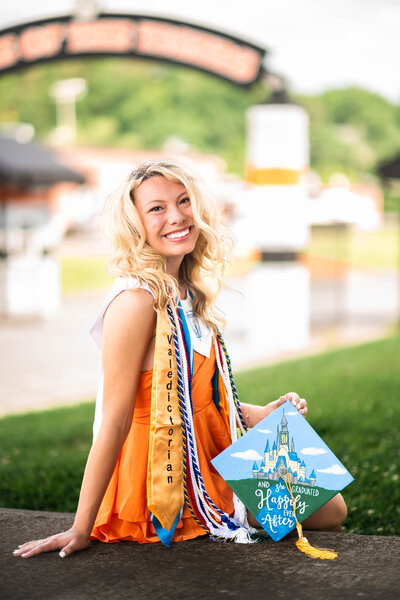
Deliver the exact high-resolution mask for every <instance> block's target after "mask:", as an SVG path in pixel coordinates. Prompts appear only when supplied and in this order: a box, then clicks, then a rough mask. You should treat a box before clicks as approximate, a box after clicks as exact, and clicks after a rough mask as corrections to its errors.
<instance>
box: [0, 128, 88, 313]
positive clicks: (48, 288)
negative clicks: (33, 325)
mask: <svg viewBox="0 0 400 600" xmlns="http://www.w3.org/2000/svg"><path fill="white" fill-rule="evenodd" d="M20 131H21V130H20ZM84 181H85V178H84V176H83V175H82V174H80V173H79V172H78V171H76V170H73V169H71V168H69V167H68V166H67V165H66V164H64V163H63V162H62V161H60V159H59V158H58V157H57V156H56V155H55V154H54V152H52V151H50V150H48V149H46V148H44V147H42V146H40V145H38V144H36V143H32V142H30V141H26V140H24V141H21V139H20V138H19V137H18V135H17V136H11V135H1V136H0V198H1V213H0V215H1V246H0V256H1V260H0V278H1V298H0V300H1V302H0V307H1V313H2V315H3V316H27V315H29V316H31V315H48V314H51V313H52V312H54V311H55V310H56V308H57V307H58V305H59V303H60V277H59V269H58V265H57V262H56V260H55V259H54V258H53V257H52V254H51V253H52V250H53V249H54V248H56V247H57V245H58V244H59V242H60V240H61V239H62V236H63V235H64V232H65V230H66V229H67V226H68V224H67V223H66V222H65V220H64V219H63V216H62V213H61V212H60V210H59V201H60V198H61V197H62V196H63V195H65V194H70V193H71V192H72V191H73V190H75V189H76V188H77V186H80V185H81V184H83V183H84Z"/></svg>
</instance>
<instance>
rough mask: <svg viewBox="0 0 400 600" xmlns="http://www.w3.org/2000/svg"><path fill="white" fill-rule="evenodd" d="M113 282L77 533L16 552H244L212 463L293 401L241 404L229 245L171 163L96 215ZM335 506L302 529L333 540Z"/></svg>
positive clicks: (134, 181) (208, 205)
mask: <svg viewBox="0 0 400 600" xmlns="http://www.w3.org/2000/svg"><path fill="white" fill-rule="evenodd" d="M106 226H107V229H108V233H109V236H110V239H111V243H112V260H111V265H112V266H113V267H114V270H115V271H116V272H117V273H118V275H119V277H118V278H117V280H116V283H115V284H114V287H113V289H112V290H111V293H110V296H109V298H108V300H107V303H106V306H105V308H104V310H103V312H102V314H101V315H100V317H99V318H98V320H97V322H96V324H95V326H94V328H93V330H92V333H93V335H94V337H95V339H96V341H97V343H98V344H99V345H100V346H101V348H102V364H103V378H102V384H101V386H100V389H99V394H98V398H97V404H96V415H95V424H94V441H93V445H92V448H91V450H90V453H89V457H88V460H87V464H86V469H85V474H84V477H83V482H82V488H81V493H80V498H79V503H78V508H77V512H76V517H75V521H74V524H73V526H72V527H71V529H69V530H68V531H65V532H62V533H59V534H57V535H53V536H50V537H48V538H45V539H42V540H34V541H31V542H27V543H25V544H22V545H21V546H19V548H18V549H17V550H15V551H14V554H15V555H16V556H22V557H23V558H29V557H31V556H34V555H36V554H38V553H41V552H48V551H52V550H61V552H60V556H61V557H65V556H68V555H69V554H71V553H72V552H74V551H76V550H83V549H84V548H86V547H87V545H88V542H89V539H98V540H101V541H103V542H116V541H120V540H130V541H138V542H141V543H145V542H156V541H159V540H161V541H162V542H163V543H165V544H166V545H169V544H170V542H171V541H183V540H186V539H191V538H194V537H196V536H199V535H204V534H206V533H209V534H211V535H213V536H214V537H216V538H221V539H235V540H236V541H249V540H250V538H251V533H252V531H254V530H253V529H252V527H251V525H249V522H248V519H247V517H249V521H250V523H251V524H252V525H255V526H257V524H256V522H255V521H254V519H253V518H252V516H251V515H247V513H246V511H245V509H244V506H243V505H242V504H241V503H240V502H239V501H238V499H237V498H236V497H234V495H233V494H232V492H231V490H230V489H229V487H228V486H227V485H226V483H225V482H224V481H223V480H222V478H221V477H220V476H219V475H218V473H217V472H216V471H215V469H214V468H213V467H212V465H211V464H210V461H211V459H212V458H213V457H214V456H216V455H217V454H219V453H220V452H221V451H222V450H224V449H225V448H226V447H227V446H229V445H230V444H231V443H232V441H234V439H235V437H236V425H237V424H238V425H239V426H240V427H241V428H242V430H245V429H247V428H250V427H253V426H254V425H255V424H256V423H258V422H259V421H260V420H261V419H263V418H264V417H265V416H267V415H268V414H270V413H271V412H272V411H273V410H275V409H276V408H277V407H278V406H280V405H281V404H283V402H285V401H286V400H289V401H290V402H291V403H292V404H293V405H294V406H295V407H296V408H297V409H298V410H299V411H300V413H301V414H303V415H305V414H306V413H307V403H306V401H305V400H304V399H302V398H300V397H299V395H298V394H296V393H294V392H289V393H287V394H285V395H284V396H281V397H280V398H279V399H278V400H276V401H274V402H270V403H268V404H266V405H265V406H253V405H250V404H243V403H240V402H239V400H238V398H237V395H236V390H235V387H234V384H233V379H232V374H231V371H230V363H229V358H228V356H227V353H226V349H225V346H224V344H223V341H222V338H221V336H220V333H219V329H218V328H219V327H220V326H221V317H220V316H219V314H218V312H217V311H216V308H215V300H216V297H217V295H218V292H219V291H220V288H221V282H222V276H223V272H224V269H225V267H226V265H227V264H228V259H229V251H230V247H231V243H230V237H229V234H228V232H227V230H226V229H225V227H224V226H223V225H222V223H221V222H220V220H219V217H218V212H217V209H216V207H215V205H214V203H213V202H212V201H211V199H210V197H209V195H208V193H207V191H206V190H205V189H204V188H203V187H202V184H201V183H200V181H199V180H198V178H196V177H195V176H193V175H192V174H190V172H189V171H188V170H187V169H186V168H183V167H181V166H178V165H177V164H174V163H170V162H164V161H159V162H150V163H146V164H144V165H142V166H140V167H139V168H137V169H135V170H134V171H133V172H132V173H131V174H130V175H129V177H128V178H127V179H126V181H125V182H124V183H123V185H122V187H121V189H120V190H119V191H118V192H116V193H115V194H113V195H112V196H111V197H110V199H109V201H108V203H107V206H106ZM345 516H346V505H345V503H344V501H343V499H342V497H341V495H340V494H338V495H337V496H335V497H334V498H333V499H332V500H331V501H330V502H328V503H327V504H326V505H325V506H323V507H322V508H321V509H319V510H318V511H317V512H316V513H314V515H312V516H311V517H310V518H309V519H307V520H306V521H305V522H304V527H305V528H306V529H307V528H312V529H330V530H340V525H341V523H342V521H343V520H344V518H345Z"/></svg>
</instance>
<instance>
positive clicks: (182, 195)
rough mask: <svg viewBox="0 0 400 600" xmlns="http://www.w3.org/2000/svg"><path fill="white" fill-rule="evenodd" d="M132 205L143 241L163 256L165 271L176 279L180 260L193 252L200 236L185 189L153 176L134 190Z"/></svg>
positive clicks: (160, 176) (180, 184) (177, 184)
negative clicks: (164, 258)
mask: <svg viewBox="0 0 400 600" xmlns="http://www.w3.org/2000/svg"><path fill="white" fill-rule="evenodd" d="M134 203H135V206H136V209H137V211H138V214H139V217H140V220H141V222H142V224H143V227H144V230H145V232H146V242H147V243H148V244H149V245H150V246H151V247H152V248H153V249H154V250H156V251H157V252H159V254H161V255H162V256H165V257H166V259H167V270H168V272H170V273H171V274H173V275H175V276H177V273H178V270H179V266H180V264H181V262H182V260H183V257H184V256H185V255H186V254H190V252H193V250H194V248H195V246H196V242H197V239H198V237H199V231H198V228H197V227H196V226H195V224H194V220H193V212H192V206H191V202H190V199H189V196H188V193H187V191H186V188H185V186H184V185H183V184H182V183H179V182H176V181H170V180H169V179H166V178H165V177H163V176H162V175H156V176H154V177H151V178H150V179H146V180H145V181H143V183H141V184H140V185H139V187H137V188H136V189H135V191H134Z"/></svg>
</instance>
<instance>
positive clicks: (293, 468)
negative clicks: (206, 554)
mask: <svg viewBox="0 0 400 600" xmlns="http://www.w3.org/2000/svg"><path fill="white" fill-rule="evenodd" d="M211 462H212V464H213V465H214V467H215V468H216V469H217V471H218V472H219V473H220V475H221V476H222V477H223V478H224V479H225V481H226V482H227V484H228V485H229V487H230V488H231V489H232V490H233V491H234V493H235V494H236V495H237V496H238V497H239V498H240V500H241V501H242V502H243V503H244V504H245V506H246V507H247V508H248V510H249V511H250V512H251V513H252V514H253V515H254V517H255V518H256V519H257V521H258V522H259V523H260V525H261V526H262V527H263V528H264V529H265V531H266V532H267V533H268V534H269V535H270V536H271V538H272V539H273V540H274V541H275V542H277V541H279V540H281V539H282V538H283V537H284V536H285V535H287V534H288V533H289V532H290V531H292V530H294V529H295V528H297V532H298V535H299V539H298V540H297V543H296V545H297V547H298V548H299V549H300V550H301V551H303V552H305V553H306V554H308V555H309V556H313V557H315V558H335V557H336V556H337V554H336V553H335V552H334V551H331V550H323V549H318V548H312V547H311V546H310V545H309V544H308V541H307V539H306V538H305V537H303V532H302V527H301V523H302V522H303V521H304V520H305V519H307V517H309V516H311V515H312V514H313V513H314V512H315V511H316V510H318V509H319V508H320V507H321V506H323V505H324V504H326V502H328V500H330V499H331V498H333V496H335V495H336V494H337V493H338V492H340V491H341V490H342V489H343V488H344V487H346V486H347V485H348V484H349V483H351V482H352V481H353V477H352V476H351V475H350V473H349V472H348V470H347V469H346V468H345V467H344V466H343V464H342V463H341V462H340V461H339V460H338V458H336V456H335V455H334V454H333V452H332V451H331V450H330V449H329V448H328V446H327V445H326V444H325V442H323V440H322V439H321V438H320V437H319V435H318V434H317V433H316V432H315V431H314V429H313V428H312V427H311V425H310V424H309V423H308V422H307V421H306V419H305V418H304V417H303V416H302V415H301V414H300V413H299V411H298V410H297V409H296V408H295V407H294V406H293V405H292V404H291V403H290V402H285V403H284V404H283V405H282V406H280V407H279V408H277V409H276V410H274V411H273V412H272V413H271V414H270V415H268V416H267V417H266V418H265V419H263V420H262V421H260V422H259V423H258V424H257V425H256V426H255V427H253V429H251V430H250V431H248V432H247V433H246V434H245V435H243V436H242V437H241V438H240V439H238V440H237V441H236V442H235V443H234V444H232V445H231V446H229V447H228V448H226V449H225V450H224V451H223V452H221V454H219V455H218V456H216V457H215V458H214V459H213V460H212V461H211Z"/></svg>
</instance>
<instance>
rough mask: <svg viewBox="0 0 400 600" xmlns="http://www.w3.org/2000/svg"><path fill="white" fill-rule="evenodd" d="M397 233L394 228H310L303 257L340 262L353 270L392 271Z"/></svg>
mask: <svg viewBox="0 0 400 600" xmlns="http://www.w3.org/2000/svg"><path fill="white" fill-rule="evenodd" d="M398 240H399V233H398V230H397V227H396V226H395V225H385V226H384V228H383V229H381V230H380V231H370V232H369V231H356V230H354V231H350V230H349V231H346V230H345V229H340V230H337V231H335V230H332V229H329V228H326V229H323V228H313V229H312V230H311V238H310V244H309V246H308V248H307V249H306V251H305V252H306V254H307V253H309V254H311V255H314V256H319V257H322V258H328V259H333V260H339V261H344V262H346V263H350V264H352V265H354V266H357V267H365V268H373V269H395V268H397V266H398V254H399V251H398V244H399V241H398Z"/></svg>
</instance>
